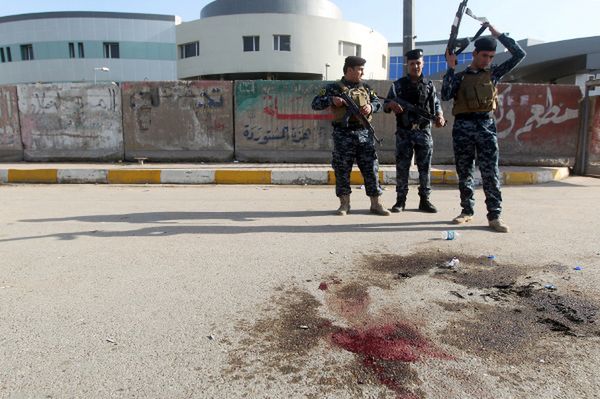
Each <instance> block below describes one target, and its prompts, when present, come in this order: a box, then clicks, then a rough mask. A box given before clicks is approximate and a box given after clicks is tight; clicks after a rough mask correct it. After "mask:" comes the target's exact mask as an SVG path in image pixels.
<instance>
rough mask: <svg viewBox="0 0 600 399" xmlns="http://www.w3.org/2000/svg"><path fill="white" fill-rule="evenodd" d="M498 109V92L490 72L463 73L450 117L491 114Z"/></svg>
mask: <svg viewBox="0 0 600 399" xmlns="http://www.w3.org/2000/svg"><path fill="white" fill-rule="evenodd" d="M497 107H498V90H497V89H496V86H494V84H493V83H492V72H491V71H484V72H479V73H465V74H464V75H463V79H462V82H461V84H460V87H459V88H458V93H457V94H456V98H455V99H454V107H453V108H452V115H458V114H464V113H467V112H492V111H495V110H496V108H497Z"/></svg>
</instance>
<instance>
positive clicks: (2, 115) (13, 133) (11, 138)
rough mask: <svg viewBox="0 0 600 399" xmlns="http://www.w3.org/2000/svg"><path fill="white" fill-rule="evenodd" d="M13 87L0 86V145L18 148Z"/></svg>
mask: <svg viewBox="0 0 600 399" xmlns="http://www.w3.org/2000/svg"><path fill="white" fill-rule="evenodd" d="M16 102H17V101H16V91H15V90H14V88H13V89H12V90H11V89H8V88H0V146H1V147H4V148H20V147H21V140H20V133H19V126H18V123H19V120H18V117H19V116H18V111H17V107H16Z"/></svg>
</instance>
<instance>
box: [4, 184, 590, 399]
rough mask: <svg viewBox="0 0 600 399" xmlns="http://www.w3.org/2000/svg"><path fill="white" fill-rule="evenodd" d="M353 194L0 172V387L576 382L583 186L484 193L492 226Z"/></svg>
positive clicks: (472, 389)
mask: <svg viewBox="0 0 600 399" xmlns="http://www.w3.org/2000/svg"><path fill="white" fill-rule="evenodd" d="M353 188H354V189H355V191H354V193H353V195H352V204H353V213H352V214H350V215H348V216H346V217H338V216H334V215H333V210H334V209H335V208H336V207H337V201H336V198H335V196H334V193H333V189H332V187H326V186H314V187H300V186H288V187H278V186H268V185H260V186H253V185H230V186H225V185H219V186H213V185H205V186H185V185H181V186H153V185H148V186H110V185H78V186H75V185H65V186H56V185H35V184H28V185H5V186H0V205H1V206H0V321H1V322H0V397H1V398H11V399H12V398H38V397H39V398H48V397H52V398H72V397H86V398H106V397H111V398H147V397H160V398H214V399H221V398H223V399H224V398H245V397H246V398H336V399H338V398H340V399H346V398H348V399H350V398H359V397H361V398H362V397H365V398H367V397H368V398H389V399H393V398H398V397H418V398H428V399H438V398H439V399H441V398H444V399H446V398H449V397H450V398H478V399H481V398H483V399H488V398H489V399H492V398H494V399H499V398H500V399H504V398H507V399H508V398H529V397H536V398H558V397H560V398H562V397H565V398H574V397H581V398H583V397H589V398H591V397H595V396H596V394H597V389H598V386H600V379H599V375H598V373H597V370H598V369H600V349H599V348H600V346H599V345H598V343H599V339H600V338H599V336H600V335H594V334H598V331H597V328H596V329H595V330H594V328H595V327H594V326H598V325H600V320H597V315H599V314H600V312H599V311H598V304H599V302H600V246H599V245H598V243H599V242H600V241H599V237H600V227H599V226H600V223H598V222H599V219H598V218H599V217H598V209H597V206H598V198H600V180H597V179H590V178H579V177H577V178H568V179H566V180H564V181H560V182H551V183H547V184H540V185H534V186H527V187H523V186H509V187H505V188H504V191H503V196H504V200H505V201H504V206H505V210H504V215H503V216H504V218H505V219H506V221H507V222H508V223H509V224H510V225H511V228H512V232H511V233H510V234H497V233H493V232H491V231H489V229H487V227H486V220H485V206H484V203H483V193H482V191H481V189H478V190H477V193H476V198H477V204H476V209H475V210H476V218H475V220H474V222H473V223H472V224H470V225H466V226H452V225H450V224H449V223H448V221H449V220H450V219H451V218H452V217H453V216H456V214H457V213H458V212H459V198H458V192H457V190H456V189H455V188H451V187H444V186H441V187H437V188H435V189H434V191H433V193H432V200H433V201H434V203H435V205H436V206H438V208H439V209H440V213H438V214H424V213H419V212H415V211H414V209H415V208H416V207H417V204H418V196H417V193H416V190H414V189H411V191H410V193H409V201H408V210H407V211H406V212H404V213H401V214H394V215H392V216H389V217H381V216H375V215H371V214H369V213H368V206H369V200H368V198H367V197H366V196H365V195H364V191H362V190H356V188H355V187H353ZM393 199H394V192H393V190H390V189H389V188H388V190H386V191H385V192H384V196H383V201H384V202H385V203H386V204H391V203H392V201H393ZM448 229H455V230H457V231H459V232H460V236H459V238H458V239H457V240H454V241H443V240H441V239H440V236H441V233H442V231H444V230H448ZM490 254H493V255H495V257H496V258H495V260H494V264H493V265H490V264H488V263H485V264H483V265H482V264H478V263H477V262H478V259H480V257H481V256H483V258H485V256H486V255H490ZM453 257H457V258H459V259H460V262H461V263H460V268H459V269H458V270H455V271H452V270H446V269H444V268H443V267H441V266H443V264H444V261H446V260H449V259H452V258H453ZM486 262H487V261H486ZM577 266H580V268H581V270H575V268H576V267H577ZM547 284H552V285H553V286H554V287H555V288H554V289H553V290H549V289H545V288H544V287H545V285H547ZM511 287H512V288H511ZM588 310H589V312H588ZM560 312H565V315H566V316H565V315H561V314H562V313H560ZM593 312H596V313H593ZM569 318H570V319H569ZM573 320H574V321H573ZM592 322H595V323H592ZM390 326H391V327H390ZM400 327H402V328H403V329H404V332H402V331H397V329H398V328H400ZM386 331H388V332H386ZM389 331H391V333H392V334H390V333H389ZM567 333H569V334H567ZM399 338H400V340H398V339H399ZM353 340H354V341H353ZM385 343H391V344H392V346H391V347H388V348H387V349H386V347H385V345H383V344H385Z"/></svg>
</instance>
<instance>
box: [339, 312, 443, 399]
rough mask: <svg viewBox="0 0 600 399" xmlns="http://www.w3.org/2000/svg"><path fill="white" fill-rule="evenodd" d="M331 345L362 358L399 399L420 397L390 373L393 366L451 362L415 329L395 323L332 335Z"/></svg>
mask: <svg viewBox="0 0 600 399" xmlns="http://www.w3.org/2000/svg"><path fill="white" fill-rule="evenodd" d="M331 340H332V342H333V343H334V344H335V345H337V346H339V347H340V348H343V349H345V350H347V351H349V352H352V353H356V354H357V355H359V356H361V358H362V363H363V365H364V366H365V367H366V368H368V369H370V370H371V372H373V374H374V375H375V376H376V377H377V379H378V380H379V382H381V383H382V384H384V385H385V386H387V387H388V388H390V389H391V390H393V391H395V392H396V393H397V394H398V398H399V399H400V398H401V399H413V398H418V396H416V395H415V394H413V393H412V392H410V391H409V390H407V389H406V388H405V387H403V386H402V381H401V379H400V378H395V377H394V373H393V372H391V369H392V368H393V365H394V363H396V364H398V362H399V363H413V362H416V361H418V360H420V359H422V358H425V357H430V358H439V359H451V357H450V356H449V355H446V354H444V353H442V352H439V351H436V350H435V349H434V348H433V347H432V345H431V344H430V343H429V341H427V340H426V339H425V338H424V337H423V336H422V335H421V334H420V333H419V332H418V331H417V330H416V329H415V328H414V327H412V326H410V325H408V324H404V323H395V324H388V325H383V326H377V327H371V328H369V329H367V330H364V331H358V330H354V329H340V330H338V331H336V332H334V333H333V334H332V335H331Z"/></svg>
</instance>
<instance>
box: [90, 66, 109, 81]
mask: <svg viewBox="0 0 600 399" xmlns="http://www.w3.org/2000/svg"><path fill="white" fill-rule="evenodd" d="M97 71H102V72H109V71H110V68H109V67H96V68H94V84H96V72H97Z"/></svg>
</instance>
